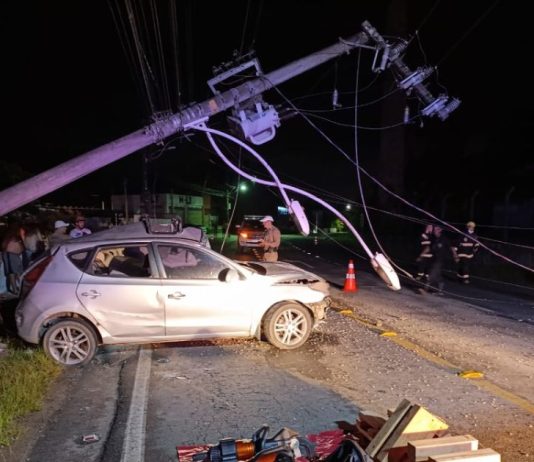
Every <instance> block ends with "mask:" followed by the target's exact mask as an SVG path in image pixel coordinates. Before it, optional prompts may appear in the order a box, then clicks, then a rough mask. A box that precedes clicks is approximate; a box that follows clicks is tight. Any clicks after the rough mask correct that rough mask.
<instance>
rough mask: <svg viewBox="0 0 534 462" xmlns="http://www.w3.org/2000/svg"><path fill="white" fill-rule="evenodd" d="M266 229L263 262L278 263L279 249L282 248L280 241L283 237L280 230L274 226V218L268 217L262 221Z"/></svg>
mask: <svg viewBox="0 0 534 462" xmlns="http://www.w3.org/2000/svg"><path fill="white" fill-rule="evenodd" d="M260 221H261V222H262V223H263V226H264V228H265V234H264V235H263V241H262V243H263V260H264V261H278V247H280V241H281V238H282V235H281V233H280V230H279V229H278V228H277V227H276V226H274V225H273V221H274V219H273V217H272V216H271V215H267V216H265V217H263V218H262V219H261V220H260Z"/></svg>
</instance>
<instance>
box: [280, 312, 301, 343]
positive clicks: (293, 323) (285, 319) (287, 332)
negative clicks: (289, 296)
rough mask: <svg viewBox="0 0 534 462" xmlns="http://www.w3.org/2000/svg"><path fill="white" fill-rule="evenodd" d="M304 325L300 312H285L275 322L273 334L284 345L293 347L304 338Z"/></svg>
mask: <svg viewBox="0 0 534 462" xmlns="http://www.w3.org/2000/svg"><path fill="white" fill-rule="evenodd" d="M306 324H307V322H306V318H305V317H304V315H303V314H302V313H301V312H300V311H297V310H286V311H284V312H283V313H281V314H280V316H279V317H278V319H277V320H276V323H275V325H274V332H275V335H276V337H277V338H278V340H279V341H280V342H282V343H283V344H284V345H294V344H296V343H299V342H300V341H301V340H302V339H303V338H304V336H305V334H306Z"/></svg>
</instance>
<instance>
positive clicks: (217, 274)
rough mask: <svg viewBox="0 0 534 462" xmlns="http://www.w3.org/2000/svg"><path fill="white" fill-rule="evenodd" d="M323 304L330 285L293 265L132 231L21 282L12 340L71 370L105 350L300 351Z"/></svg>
mask: <svg viewBox="0 0 534 462" xmlns="http://www.w3.org/2000/svg"><path fill="white" fill-rule="evenodd" d="M329 301H330V299H329V297H328V283H327V282H326V281H325V280H324V279H322V278H320V277H319V276H317V275H315V274H313V273H310V272H307V271H304V270H302V269H300V268H298V267H296V266H294V265H292V264H289V263H284V262H277V263H263V262H254V263H253V262H248V263H240V262H237V261H233V260H230V259H228V258H226V257H224V256H222V255H220V254H218V253H216V252H214V251H213V250H211V249H210V248H209V244H208V241H207V239H205V238H204V237H203V236H202V233H201V232H200V230H198V229H196V228H184V229H175V230H171V229H170V228H169V229H164V230H163V232H161V229H160V230H156V229H155V228H154V227H150V226H147V224H146V223H143V222H139V223H133V224H130V225H124V226H119V227H116V228H112V229H110V230H106V231H102V232H97V233H94V234H92V235H90V236H86V237H82V238H79V239H71V240H68V241H65V242H64V243H63V244H61V245H60V246H58V247H55V248H53V249H51V250H50V252H49V253H48V254H47V255H46V256H44V257H43V258H42V259H40V260H39V261H37V262H35V264H33V265H32V266H31V267H30V268H29V269H28V270H27V271H26V272H25V273H24V275H23V283H22V288H21V294H20V301H19V303H18V306H17V309H16V313H15V317H16V322H17V328H18V333H19V335H20V337H22V338H23V339H24V340H25V341H27V342H30V343H34V344H39V343H42V345H43V348H44V350H45V352H46V353H47V354H48V355H49V356H50V357H52V358H53V359H54V360H56V361H57V362H59V363H61V364H63V365H67V366H71V365H82V364H85V363H87V362H89V361H91V359H92V358H93V357H94V355H95V354H96V351H97V348H98V346H99V345H110V344H126V343H152V342H154V343H156V342H167V341H172V342H175V341H183V340H204V339H215V338H225V337H256V338H258V339H261V338H265V339H266V340H267V341H269V342H270V343H271V344H272V345H274V346H275V347H278V348H281V349H293V348H298V347H300V346H301V345H303V344H304V343H305V342H306V340H307V339H308V337H309V336H310V333H311V332H312V329H313V328H314V327H315V326H316V325H317V324H318V322H319V321H320V320H322V319H324V318H325V314H326V310H327V308H328V306H329Z"/></svg>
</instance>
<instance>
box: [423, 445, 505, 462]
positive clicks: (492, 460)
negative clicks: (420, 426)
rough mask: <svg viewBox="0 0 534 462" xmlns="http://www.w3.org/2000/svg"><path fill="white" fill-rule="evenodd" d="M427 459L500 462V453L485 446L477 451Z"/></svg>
mask: <svg viewBox="0 0 534 462" xmlns="http://www.w3.org/2000/svg"><path fill="white" fill-rule="evenodd" d="M428 460H429V461H430V462H501V455H500V454H499V453H498V452H495V451H494V450H493V449H490V448H486V449H479V450H478V451H466V452H455V453H453V454H443V455H440V456H430V458H429V459H428Z"/></svg>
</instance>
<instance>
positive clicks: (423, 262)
mask: <svg viewBox="0 0 534 462" xmlns="http://www.w3.org/2000/svg"><path fill="white" fill-rule="evenodd" d="M433 228H434V227H433V226H432V225H426V227H425V230H424V231H423V232H422V233H421V236H420V239H419V255H418V256H417V258H416V260H415V261H416V262H417V274H416V275H415V279H416V280H418V281H425V282H426V281H428V271H429V269H430V262H431V261H432V256H433V255H432V249H431V247H430V244H431V240H430V239H431V238H432V231H433Z"/></svg>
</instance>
